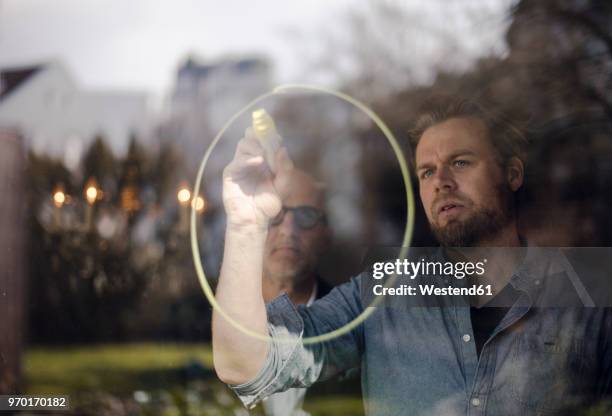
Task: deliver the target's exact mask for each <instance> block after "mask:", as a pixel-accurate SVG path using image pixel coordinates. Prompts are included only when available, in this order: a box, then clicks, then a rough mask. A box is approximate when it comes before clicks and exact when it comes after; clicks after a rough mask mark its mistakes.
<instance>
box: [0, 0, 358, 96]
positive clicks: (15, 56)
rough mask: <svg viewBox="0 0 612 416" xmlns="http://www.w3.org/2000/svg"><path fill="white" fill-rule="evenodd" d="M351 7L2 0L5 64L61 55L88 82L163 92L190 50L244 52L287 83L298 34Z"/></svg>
mask: <svg viewBox="0 0 612 416" xmlns="http://www.w3.org/2000/svg"><path fill="white" fill-rule="evenodd" d="M330 3H333V6H330ZM347 4H348V0H335V1H334V2H330V1H326V0H308V1H295V2H294V1H281V0H266V1H252V2H248V1H244V0H215V1H212V0H127V1H126V0H0V67H7V66H14V65H21V64H30V63H36V62H41V61H45V60H49V59H61V60H63V61H64V62H65V63H66V64H67V65H68V68H69V69H70V70H71V72H72V73H73V74H74V76H75V77H76V79H77V80H78V81H79V82H80V83H81V84H82V85H84V86H90V87H96V88H112V89H124V88H128V89H136V90H145V91H150V92H153V93H163V92H164V91H166V90H167V89H168V88H169V87H170V86H171V83H172V79H173V77H174V73H175V70H176V68H177V66H178V65H179V63H180V62H181V61H183V60H184V59H185V57H186V56H187V55H188V54H190V53H194V54H195V55H196V56H199V57H202V58H204V59H215V58H218V57H220V56H225V55H239V54H243V53H246V54H264V55H265V56H268V57H269V58H271V59H273V60H274V61H275V66H276V76H277V78H278V79H279V80H280V81H288V80H289V79H292V78H293V77H295V76H296V74H297V73H299V71H300V70H299V68H298V67H297V66H298V65H299V56H296V54H298V53H299V51H298V50H296V48H294V47H292V45H295V39H296V37H299V36H301V35H300V34H301V33H303V32H305V31H308V30H316V27H318V26H319V25H323V26H324V25H325V24H326V22H328V21H330V20H332V19H333V16H334V14H335V13H338V12H340V11H341V10H342V8H343V7H346V5H347ZM313 28H314V29H313Z"/></svg>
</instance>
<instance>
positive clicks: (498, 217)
mask: <svg viewBox="0 0 612 416" xmlns="http://www.w3.org/2000/svg"><path fill="white" fill-rule="evenodd" d="M496 156H497V152H496V150H495V148H494V147H493V145H492V143H491V141H490V139H489V131H488V128H487V127H486V125H485V124H484V123H483V122H482V121H481V120H480V119H478V118H474V117H460V118H451V119H449V120H446V121H444V122H441V123H439V124H435V125H433V126H432V127H430V128H428V129H427V130H425V132H424V133H423V135H422V136H421V140H420V141H419V144H418V146H417V148H416V166H417V175H418V178H419V192H420V196H421V201H422V202H423V207H424V209H425V213H426V214H427V219H428V221H429V224H430V226H431V229H432V231H433V232H434V234H435V235H436V237H437V239H438V241H439V242H440V244H442V245H444V246H455V247H460V246H472V245H475V244H477V243H479V242H482V241H486V240H488V239H492V238H494V237H495V236H496V235H497V234H498V233H499V232H500V231H501V229H502V228H503V227H504V226H506V225H507V224H508V223H509V222H510V221H511V219H512V211H511V203H512V190H511V189H510V184H509V183H508V181H507V178H506V174H505V172H504V170H503V169H502V168H501V167H500V165H499V162H498V160H497V158H496Z"/></svg>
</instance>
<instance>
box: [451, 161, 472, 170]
mask: <svg viewBox="0 0 612 416" xmlns="http://www.w3.org/2000/svg"><path fill="white" fill-rule="evenodd" d="M469 164H470V162H468V161H467V160H455V162H454V165H455V166H457V167H458V168H464V167H466V166H469Z"/></svg>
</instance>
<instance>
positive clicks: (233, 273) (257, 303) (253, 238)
mask: <svg viewBox="0 0 612 416" xmlns="http://www.w3.org/2000/svg"><path fill="white" fill-rule="evenodd" d="M275 166H276V172H275V173H273V172H271V171H270V168H269V167H268V165H267V163H266V162H265V160H264V150H263V148H262V146H261V145H260V143H259V142H258V140H257V139H256V138H255V136H254V134H253V132H252V130H251V129H250V128H249V129H247V131H246V133H245V137H244V138H243V139H242V140H241V141H240V142H239V143H238V147H237V149H236V154H235V156H234V159H233V160H232V161H231V162H230V164H229V165H228V166H227V167H226V168H225V170H224V172H223V203H224V205H225V211H226V213H227V229H226V233H225V250H224V254H223V265H222V267H221V275H220V277H219V284H218V286H217V292H216V298H217V302H218V303H219V305H220V306H221V308H223V310H224V311H226V312H227V313H228V314H229V315H230V316H231V317H232V318H233V319H235V320H236V321H238V322H240V323H241V324H242V325H243V326H245V327H247V328H249V329H250V330H252V331H255V332H258V333H260V334H262V335H266V334H267V333H268V330H267V315H266V308H265V304H264V300H263V296H262V289H261V285H262V283H261V279H262V276H261V274H262V261H263V250H264V244H265V241H266V236H267V232H268V221H269V219H270V218H271V217H273V216H275V215H276V214H278V212H279V211H280V209H281V196H282V195H283V192H284V189H286V187H287V185H286V184H287V181H288V178H289V176H290V172H291V169H292V168H293V165H292V163H291V160H290V159H289V157H288V156H287V152H286V150H285V149H284V148H281V149H280V150H279V151H278V152H277V153H276V159H275ZM212 333H213V358H214V364H215V370H216V372H217V375H218V376H219V378H220V379H221V380H222V381H224V382H226V383H231V384H240V383H244V382H247V381H249V380H251V379H252V378H254V377H255V376H256V375H257V373H258V372H259V370H260V369H261V368H262V367H263V365H264V363H265V360H266V355H267V353H268V349H269V343H268V342H265V341H259V340H256V339H254V338H253V337H250V336H248V335H246V334H244V333H243V332H241V331H239V330H237V329H236V328H234V326H232V325H231V324H230V323H229V322H228V321H227V320H226V319H225V318H223V316H221V315H220V314H219V313H217V312H216V311H213V317H212Z"/></svg>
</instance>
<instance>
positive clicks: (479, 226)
mask: <svg viewBox="0 0 612 416" xmlns="http://www.w3.org/2000/svg"><path fill="white" fill-rule="evenodd" d="M498 193H499V198H500V201H501V206H500V207H499V208H498V209H490V208H481V209H479V210H478V211H476V212H475V213H474V214H473V215H472V216H471V217H469V218H468V219H466V220H465V221H459V220H451V221H449V222H448V223H447V224H446V225H445V226H442V227H440V226H437V225H434V224H430V226H431V230H432V232H433V233H434V236H435V237H436V240H438V242H439V243H440V245H442V246H444V247H472V246H475V245H477V244H478V243H480V242H482V241H487V240H489V239H492V238H494V237H495V236H497V235H498V234H499V233H500V232H501V230H502V229H503V228H504V227H506V226H507V225H508V224H509V223H510V222H511V220H512V215H513V199H512V191H510V190H509V189H507V188H506V187H504V186H500V187H499V188H498Z"/></svg>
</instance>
